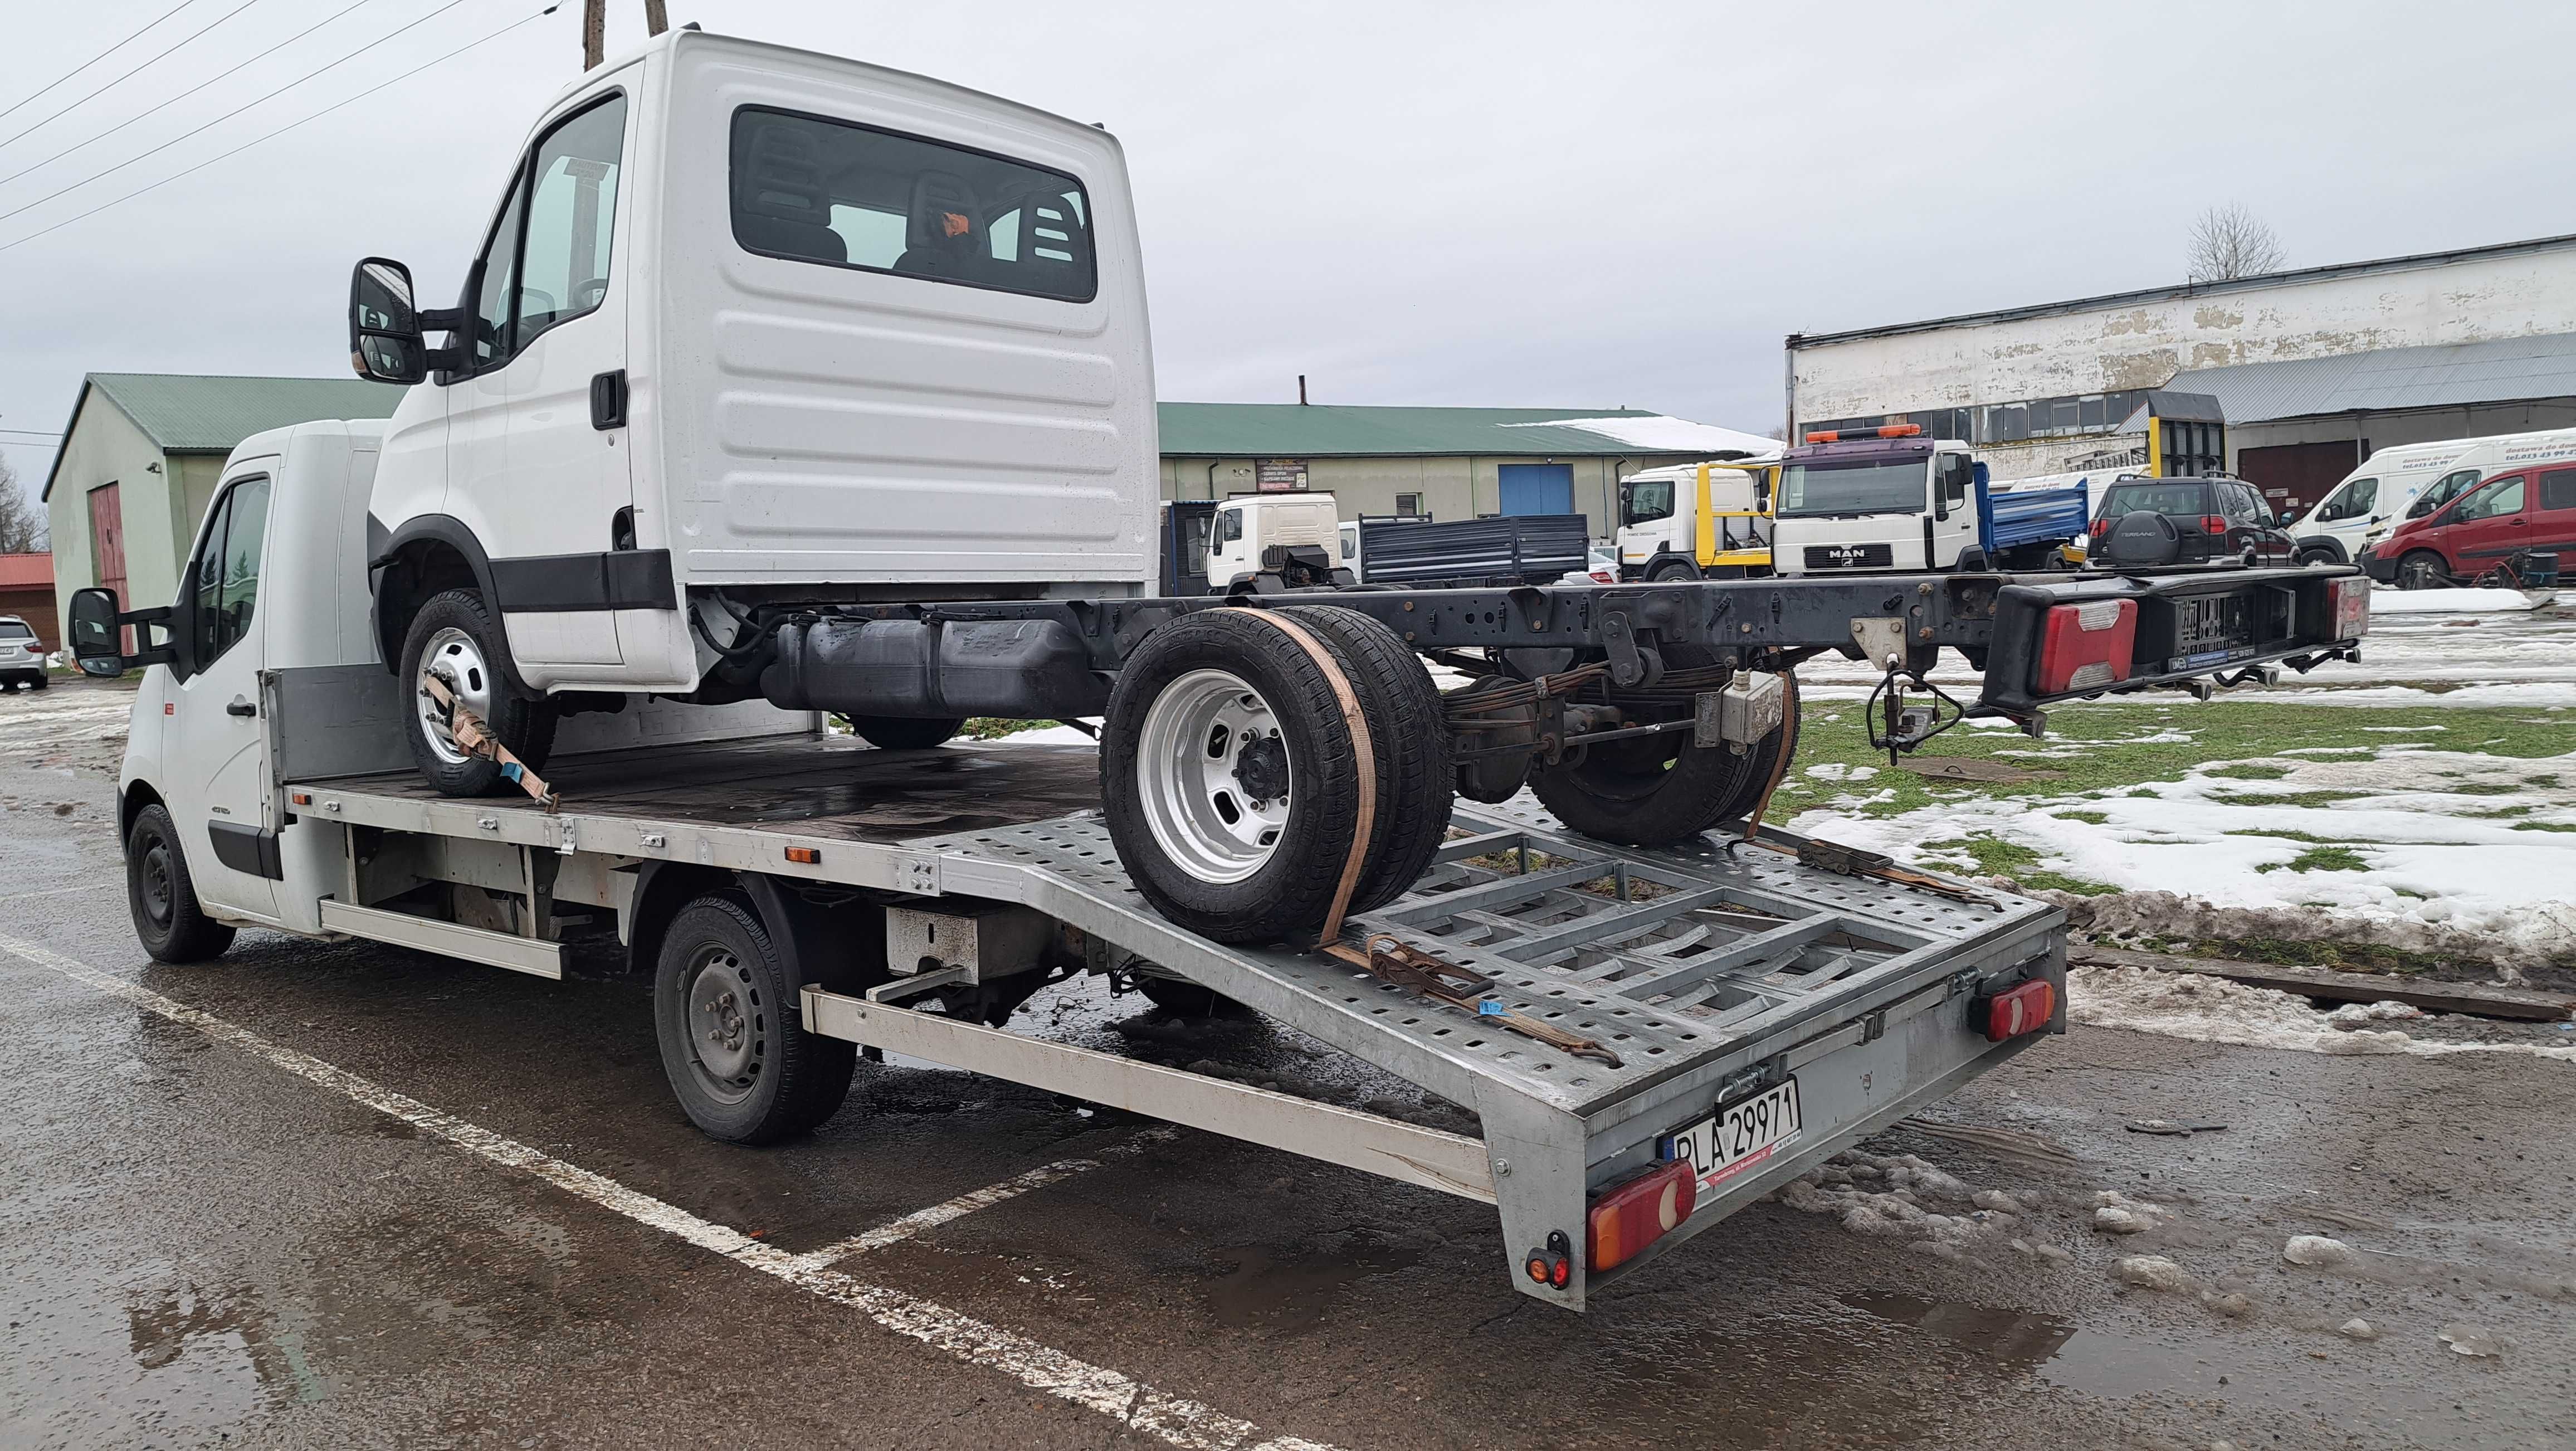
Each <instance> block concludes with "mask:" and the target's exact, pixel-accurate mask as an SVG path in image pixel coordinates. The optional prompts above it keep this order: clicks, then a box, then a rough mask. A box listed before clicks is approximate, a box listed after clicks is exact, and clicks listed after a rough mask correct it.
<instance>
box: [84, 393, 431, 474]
mask: <svg viewBox="0 0 2576 1451" xmlns="http://www.w3.org/2000/svg"><path fill="white" fill-rule="evenodd" d="M93 391H96V392H99V393H103V394H105V395H107V397H108V399H109V400H110V401H112V402H113V403H115V404H116V406H117V410H118V411H119V412H122V413H123V414H124V415H125V416H126V417H127V418H130V419H132V420H133V421H134V426H135V427H137V428H139V429H141V430H143V436H144V437H146V438H148V439H150V440H152V442H153V444H154V446H156V447H158V448H159V449H160V450H161V451H162V452H163V453H230V452H232V451H233V445H235V444H237V443H239V442H241V441H242V440H243V439H245V438H248V437H250V436H251V435H252V434H254V433H264V432H266V431H267V430H269V429H272V428H285V427H287V426H289V425H291V424H297V423H311V422H312V421H314V420H315V419H317V418H386V417H390V416H392V414H393V411H394V405H395V404H397V403H399V402H401V401H402V396H403V390H402V389H401V388H399V387H396V386H395V385H393V384H390V383H370V382H368V381H367V380H365V379H363V378H243V377H227V376H209V375H205V374H198V373H92V374H90V375H89V376H88V377H86V378H84V379H82V380H81V391H80V396H79V397H78V398H76V399H74V400H73V401H72V417H71V422H70V423H68V424H66V425H64V428H63V432H64V434H65V436H66V437H68V436H69V434H70V433H71V430H72V428H73V427H75V426H77V425H78V424H79V422H80V414H81V410H82V409H83V408H86V407H88V406H89V397H90V394H91V392H93ZM62 460H63V455H62V453H61V452H60V451H57V452H56V453H55V454H54V465H53V469H54V470H59V469H61V467H62ZM53 492H54V478H53V470H49V471H48V472H47V473H46V476H45V489H44V493H45V496H46V497H47V498H51V497H52V496H53Z"/></svg>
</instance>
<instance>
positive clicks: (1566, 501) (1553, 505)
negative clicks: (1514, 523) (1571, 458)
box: [1495, 464, 1574, 514]
mask: <svg viewBox="0 0 2576 1451" xmlns="http://www.w3.org/2000/svg"><path fill="white" fill-rule="evenodd" d="M1495 472H1496V473H1497V474H1499V475H1500V476H1501V479H1502V495H1503V512H1504V513H1506V514H1571V513H1573V512H1574V465H1572V464H1501V465H1498V466H1496V468H1495Z"/></svg>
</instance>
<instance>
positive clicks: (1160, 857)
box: [1100, 609, 1359, 943]
mask: <svg viewBox="0 0 2576 1451" xmlns="http://www.w3.org/2000/svg"><path fill="white" fill-rule="evenodd" d="M1201 671H1221V672H1224V673H1226V674H1230V675H1232V676H1234V677H1235V678H1236V679H1237V680H1239V681H1241V682H1242V683H1243V684H1244V685H1246V686H1249V687H1250V690H1251V692H1252V693H1253V694H1254V695H1256V696H1257V697H1258V704H1259V705H1260V707H1261V708H1262V709H1263V710H1264V711H1266V712H1267V713H1268V715H1269V716H1270V717H1271V719H1272V720H1273V721H1274V722H1275V725H1274V726H1273V728H1272V729H1273V731H1274V732H1275V734H1274V735H1273V736H1272V738H1273V739H1277V740H1279V741H1280V742H1281V744H1282V746H1284V747H1285V752H1284V754H1285V756H1286V761H1285V764H1284V769H1283V768H1281V767H1279V766H1278V765H1276V764H1275V756H1276V754H1277V753H1271V754H1270V756H1269V757H1268V758H1267V759H1270V760H1272V761H1273V762H1274V764H1273V765H1272V766H1271V768H1270V769H1273V770H1277V771H1278V774H1279V779H1280V780H1281V781H1282V782H1284V785H1285V789H1286V797H1285V800H1286V806H1285V807H1284V813H1285V814H1284V816H1283V817H1282V818H1281V819H1280V821H1279V822H1278V825H1277V827H1276V829H1275V832H1274V833H1273V834H1272V835H1271V836H1270V837H1269V839H1268V840H1267V842H1266V843H1265V844H1264V845H1263V846H1262V847H1261V848H1260V854H1259V855H1258V856H1257V858H1256V857H1255V856H1254V855H1253V854H1252V853H1250V852H1247V853H1246V854H1245V860H1244V861H1243V863H1242V864H1241V866H1240V867H1239V868H1237V869H1236V871H1237V874H1235V875H1233V876H1232V877H1231V879H1227V880H1220V879H1218V876H1219V875H1221V874H1211V873H1209V872H1205V871H1193V870H1192V869H1191V868H1189V867H1186V866H1184V865H1183V864H1182V863H1181V862H1180V861H1179V860H1176V859H1175V858H1174V857H1173V856H1172V855H1171V853H1170V852H1168V851H1167V850H1166V849H1165V847H1164V846H1163V844H1162V843H1161V841H1160V839H1159V838H1158V837H1157V835H1156V829H1155V825H1154V823H1155V821H1156V820H1158V819H1160V820H1169V819H1170V813H1169V812H1168V811H1165V810H1162V809H1159V808H1158V809H1156V810H1153V811H1149V809H1148V807H1147V805H1146V803H1145V801H1144V799H1143V798H1144V793H1145V791H1146V789H1147V788H1148V785H1149V783H1150V784H1151V786H1152V788H1153V789H1154V790H1155V791H1156V792H1157V793H1158V796H1169V795H1173V794H1181V793H1179V792H1178V787H1177V786H1176V785H1175V784H1174V783H1176V782H1178V781H1180V780H1182V779H1183V778H1184V776H1185V773H1186V770H1187V769H1189V768H1191V767H1193V766H1197V768H1198V769H1202V770H1204V769H1208V768H1206V767H1204V766H1200V765H1197V763H1194V762H1191V761H1188V760H1186V759H1184V758H1183V757H1182V756H1181V755H1180V754H1178V752H1179V751H1180V749H1181V748H1180V746H1179V745H1178V743H1177V740H1176V741H1175V742H1173V743H1170V744H1171V746H1172V750H1171V752H1168V753H1165V755H1167V756H1168V759H1166V758H1164V757H1163V756H1158V758H1157V759H1156V760H1154V761H1151V762H1148V761H1146V760H1144V759H1143V751H1144V747H1145V741H1146V735H1147V730H1146V728H1147V725H1148V723H1149V719H1150V718H1152V717H1153V716H1154V715H1155V707H1156V703H1157V701H1159V700H1161V699H1162V697H1163V696H1164V695H1165V693H1166V692H1167V691H1172V692H1173V693H1174V694H1175V696H1176V698H1177V697H1178V696H1180V695H1181V694H1184V693H1186V692H1187V690H1188V689H1189V688H1190V687H1189V686H1187V685H1183V684H1181V682H1183V681H1184V679H1185V677H1194V676H1197V672H1201ZM1197 678H1198V680H1199V681H1200V682H1201V683H1202V684H1204V682H1205V681H1206V680H1207V679H1208V678H1209V677H1203V676H1199V677H1197ZM1352 683H1353V685H1354V687H1357V686H1358V685H1359V681H1357V680H1354V681H1353V682H1352ZM1158 729H1159V727H1158ZM1100 741H1101V746H1100V795H1101V808H1102V812H1103V814H1104V815H1105V816H1106V817H1107V819H1108V825H1109V836H1110V840H1111V841H1112V842H1114V843H1115V844H1116V846H1117V848H1118V859H1119V861H1120V863H1121V864H1123V865H1124V866H1125V867H1126V868H1127V872H1128V876H1129V878H1130V879H1131V880H1133V881H1134V882H1135V884H1136V889H1137V891H1139V892H1140V893H1142V894H1143V895H1144V897H1145V900H1147V901H1148V902H1151V903H1152V904H1153V905H1154V907H1155V909H1156V910H1158V911H1160V912H1161V913H1162V914H1163V915H1164V916H1165V917H1167V918H1169V919H1170V920H1172V921H1173V922H1175V923H1178V924H1179V925H1180V926H1182V927H1185V928H1188V929H1189V930H1190V931H1193V932H1196V933H1198V934H1200V935H1201V936H1204V937H1209V938H1213V939H1215V940H1216V941H1219V942H1229V943H1268V942H1280V941H1285V940H1287V939H1289V938H1290V937H1291V936H1292V935H1301V936H1302V937H1303V938H1305V939H1308V940H1311V938H1312V936H1313V934H1314V932H1315V930H1316V929H1317V928H1319V927H1321V926H1322V925H1323V921H1324V913H1325V912H1326V911H1327V910H1329V909H1330V907H1331V906H1332V901H1333V894H1334V891H1335V889H1336V888H1337V887H1339V885H1340V884H1341V877H1342V872H1343V869H1344V865H1345V863H1346V862H1347V861H1348V859H1349V855H1350V849H1351V837H1352V833H1353V831H1354V830H1355V829H1356V827H1357V824H1358V819H1359V778H1358V773H1357V772H1356V771H1354V770H1353V769H1352V746H1351V733H1350V729H1349V727H1348V726H1347V725H1346V724H1345V723H1344V721H1343V719H1342V710H1341V705H1340V701H1339V697H1338V696H1337V695H1336V694H1335V692H1334V690H1333V687H1332V685H1331V683H1330V682H1329V681H1328V680H1327V679H1326V677H1325V675H1324V671H1323V668H1322V667H1321V666H1320V665H1318V664H1317V663H1316V662H1315V660H1314V658H1313V657H1312V656H1310V655H1308V654H1307V653H1306V650H1305V647H1304V646H1302V645H1300V644H1299V643H1298V642H1297V641H1296V640H1295V639H1293V638H1291V637H1290V636H1289V634H1288V633H1287V632H1286V631H1285V630H1282V629H1281V628H1279V626H1278V625H1276V624H1274V623H1272V622H1270V621H1268V620H1264V619H1261V618H1258V617H1257V616H1255V615H1254V614H1253V613H1252V612H1250V611H1248V610H1239V609H1220V610H1205V611H1201V612H1200V613H1197V614H1193V615H1188V616H1184V617H1183V618H1181V619H1179V620H1175V621H1173V622H1172V623H1170V624H1168V625H1165V626H1163V627H1162V628H1160V629H1158V630H1156V631H1154V632H1153V633H1152V634H1150V635H1148V636H1146V637H1145V640H1144V643H1143V644H1142V645H1140V646H1138V647H1137V649H1136V651H1135V653H1133V654H1132V655H1130V656H1129V657H1128V660H1127V665H1126V668H1124V669H1123V670H1121V671H1120V672H1119V675H1118V683H1117V685H1116V687H1115V688H1114V689H1112V690H1111V691H1110V694H1109V714H1108V716H1107V718H1106V719H1105V720H1103V721H1102V723H1101V732H1100ZM1159 749H1160V748H1158V750H1159ZM1244 758H1245V761H1246V762H1247V763H1248V762H1249V760H1250V752H1249V751H1246V752H1245V753H1244ZM1236 779H1237V780H1238V781H1239V782H1240V781H1242V780H1243V778H1242V777H1241V776H1240V775H1238V776H1237V777H1236ZM1247 794H1249V792H1248V787H1247Z"/></svg>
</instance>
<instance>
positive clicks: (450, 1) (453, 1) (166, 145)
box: [0, 0, 465, 222]
mask: <svg viewBox="0 0 2576 1451" xmlns="http://www.w3.org/2000/svg"><path fill="white" fill-rule="evenodd" d="M245 3H250V0H245ZM464 3H465V0H447V3H446V4H444V5H441V6H439V7H438V8H437V9H435V10H433V11H431V12H429V13H428V14H427V15H424V16H422V17H420V19H418V20H415V21H412V22H411V23H410V24H408V25H405V26H403V27H402V29H400V30H395V31H392V32H389V33H387V34H384V35H380V36H377V37H376V38H375V39H373V40H371V41H368V42H367V43H366V44H364V45H362V46H359V47H358V48H357V49H356V50H353V51H350V52H349V53H348V54H347V55H344V56H342V57H340V58H339V59H338V60H335V61H331V62H328V63H327V64H324V65H320V66H316V67H314V68H313V69H312V70H309V71H306V72H305V73H304V74H302V75H300V76H297V77H296V78H295V79H293V80H291V81H288V82H287V83H286V84H285V85H282V86H279V87H278V88H277V89H276V90H273V91H271V92H269V93H268V94H267V95H265V96H260V97H258V98H256V99H254V100H249V101H244V102H243V103H241V104H240V105H238V106H235V107H233V108H232V109H231V110H229V111H226V112H225V113H223V114H222V115H220V116H217V117H216V118H215V119H213V120H211V121H208V122H206V123H204V124H203V125H200V126H198V127H196V128H195V129H193V130H188V131H182V132H180V133H179V134H178V135H176V136H173V137H171V138H170V139H169V140H167V141H164V142H162V143H161V144H160V145H158V146H155V147H153V148H152V149H151V150H149V151H146V152H144V153H143V154H142V155H141V156H129V157H127V158H126V159H125V160H123V161H120V162H118V163H117V164H115V165H114V166H111V167H109V168H107V169H106V170H105V171H99V172H93V173H91V174H90V175H88V176H85V177H82V178H81V179H80V180H78V181H76V182H73V183H72V184H71V185H69V186H66V187H58V188H56V189H55V190H53V191H50V192H47V193H45V194H44V195H43V196H40V197H38V198H36V199H35V200H34V201H31V202H28V203H26V204H25V205H24V206H19V207H13V208H11V209H10V210H8V211H5V212H0V222H5V221H7V220H9V219H10V218H11V217H14V216H16V215H18V214H19V213H20V212H24V211H32V210H34V209H35V208H37V207H40V206H43V205H44V204H45V203H47V202H49V201H52V200H53V199H54V198H56V197H58V196H62V195H64V194H65V193H68V192H75V191H78V190H80V189H81V188H82V187H85V186H87V185H89V184H90V183H91V182H93V181H99V180H102V179H104V178H106V177H110V176H114V175H115V174H116V173H118V172H120V171H123V170H124V169H125V168H127V167H129V166H132V165H133V164H134V163H136V162H138V161H141V160H144V159H145V158H146V157H151V156H157V155H159V154H160V153H162V152H164V151H167V150H169V149H170V148H171V147H173V146H176V145H178V144H179V143H180V142H182V141H185V140H187V139H188V138H189V137H191V136H194V135H196V134H197V133H198V132H200V131H204V130H207V129H208V128H210V127H215V126H220V125H222V124H223V123H225V122H226V121H229V120H231V119H232V118H234V117H235V116H238V115H240V114H241V113H242V112H244V111H247V110H249V109H250V108H252V107H253V106H257V105H260V104H263V103H265V102H268V101H273V100H275V99H277V98H278V97H279V96H282V95H285V94H286V93H287V92H288V91H291V90H294V89H295V88H296V87H297V86H300V85H302V84H304V83H305V82H306V81H309V80H311V79H313V78H314V77H315V76H318V75H320V74H322V73H323V72H324V71H328V70H333V69H336V68H338V67H340V66H343V65H346V64H348V63H349V62H350V61H353V60H356V59H357V58H358V57H360V56H362V55H365V54H366V53H367V52H368V51H371V50H374V49H375V48H376V47H377V46H380V45H382V44H384V43H385V42H386V41H388V40H391V39H393V38H394V37H395V36H397V35H400V34H402V33H403V31H405V30H411V29H414V28H416V27H418V26H421V25H425V24H427V23H428V22H430V21H432V20H435V19H437V18H438V17H439V16H441V15H444V14H446V13H447V12H448V11H450V10H453V9H455V8H456V7H457V6H459V5H462V4H464Z"/></svg>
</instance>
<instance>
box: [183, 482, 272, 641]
mask: <svg viewBox="0 0 2576 1451" xmlns="http://www.w3.org/2000/svg"><path fill="white" fill-rule="evenodd" d="M267 538H268V480H266V479H264V478H250V479H243V480H241V481H240V482H238V483H235V484H234V485H233V486H232V487H230V488H228V489H226V490H225V491H224V494H223V497H222V498H221V499H219V500H217V501H216V503H215V507H214V509H213V511H212V513H211V515H210V516H209V518H208V520H207V523H206V534H205V538H204V540H203V541H202V542H201V543H200V545H199V547H198V550H197V562H196V566H195V569H194V570H193V572H192V578H191V579H190V580H189V589H190V596H191V597H190V600H189V603H190V605H191V606H192V608H191V610H190V616H191V618H190V625H191V628H192V629H193V631H194V638H193V639H192V640H191V642H190V643H191V644H192V646H193V647H194V648H193V649H192V650H191V651H190V652H189V653H190V659H191V663H192V664H193V665H194V666H195V667H196V668H197V669H199V670H203V669H205V668H206V666H208V665H210V664H212V663H214V661H215V660H216V659H217V658H219V657H220V656H222V654H223V653H224V652H225V651H227V650H229V649H231V648H232V647H233V646H234V645H235V644H237V643H239V642H240V640H241V638H242V637H243V636H244V635H247V634H249V633H250V622H251V620H252V618H253V616H254V615H255V614H256V613H257V611H258V608H259V574H260V556H261V553H262V551H263V547H264V545H265V544H266V542H267Z"/></svg>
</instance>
